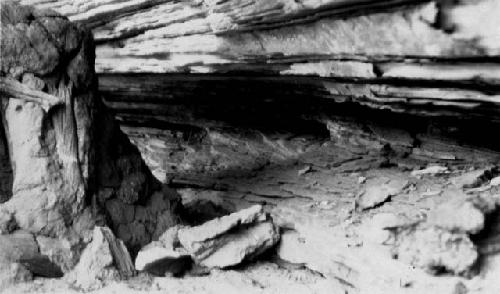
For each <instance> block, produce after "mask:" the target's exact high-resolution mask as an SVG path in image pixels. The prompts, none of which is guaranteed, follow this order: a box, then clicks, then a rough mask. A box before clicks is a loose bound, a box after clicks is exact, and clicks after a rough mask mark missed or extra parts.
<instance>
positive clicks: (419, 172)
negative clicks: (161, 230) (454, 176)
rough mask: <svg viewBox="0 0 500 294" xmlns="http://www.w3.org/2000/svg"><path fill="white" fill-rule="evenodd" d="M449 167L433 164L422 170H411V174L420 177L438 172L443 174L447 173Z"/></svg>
mask: <svg viewBox="0 0 500 294" xmlns="http://www.w3.org/2000/svg"><path fill="white" fill-rule="evenodd" d="M447 172H448V168H447V167H446V166H440V165H432V166H429V167H426V168H424V169H420V170H414V171H412V172H411V175H412V176H414V177H419V176H423V175H436V174H443V173H447Z"/></svg>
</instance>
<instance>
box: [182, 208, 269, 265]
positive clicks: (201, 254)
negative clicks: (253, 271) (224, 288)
mask: <svg viewBox="0 0 500 294" xmlns="http://www.w3.org/2000/svg"><path fill="white" fill-rule="evenodd" d="M178 237H179V241H180V243H181V244H182V246H183V247H184V248H185V249H186V250H187V251H188V252H189V253H190V254H191V256H192V257H193V259H194V260H195V262H196V263H198V264H200V265H202V266H205V267H215V268H226V267H230V266H235V265H237V264H239V263H241V262H242V261H243V260H245V259H248V258H251V257H254V256H256V255H258V254H260V253H262V252H264V251H265V250H267V249H269V248H271V247H272V246H274V245H275V244H276V243H277V242H278V240H279V233H278V230H277V229H276V227H275V226H274V224H273V223H272V221H270V220H268V216H267V215H266V214H265V213H264V211H263V208H262V206H260V205H255V206H252V207H250V208H247V209H244V210H241V211H239V212H236V213H233V214H230V215H228V216H224V217H221V218H218V219H214V220H212V221H209V222H206V223H204V224H202V225H200V226H197V227H192V228H183V229H180V230H179V233H178Z"/></svg>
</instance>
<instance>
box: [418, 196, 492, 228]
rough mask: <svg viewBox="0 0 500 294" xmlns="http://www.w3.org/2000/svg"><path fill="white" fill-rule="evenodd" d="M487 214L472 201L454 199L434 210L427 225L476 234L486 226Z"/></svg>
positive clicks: (430, 213) (428, 216) (428, 218)
mask: <svg viewBox="0 0 500 294" xmlns="http://www.w3.org/2000/svg"><path fill="white" fill-rule="evenodd" d="M485 218H486V216H485V213H484V212H483V211H481V209H480V208H478V207H476V206H475V205H474V203H473V202H472V201H467V200H464V199H460V198H458V199H453V200H451V201H448V202H446V203H443V204H441V205H440V206H438V207H436V208H435V209H433V210H432V211H431V212H429V213H428V215H427V223H428V224H431V225H434V226H436V227H440V228H442V229H445V230H449V231H455V232H463V233H469V234H475V233H478V232H479V231H481V230H482V229H483V228H484V225H485V223H484V222H485Z"/></svg>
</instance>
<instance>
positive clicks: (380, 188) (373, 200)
mask: <svg viewBox="0 0 500 294" xmlns="http://www.w3.org/2000/svg"><path fill="white" fill-rule="evenodd" d="M381 180H382V182H380V181H381ZM407 185H408V181H407V180H403V179H389V180H386V181H385V182H384V179H377V181H376V182H373V181H371V182H368V183H367V184H366V188H365V190H364V192H362V194H361V195H360V196H359V197H358V199H356V207H357V208H358V209H361V210H365V209H369V208H372V207H374V206H377V205H379V204H381V203H383V202H384V201H386V200H388V199H389V197H391V196H394V195H397V194H398V193H401V191H402V190H403V189H404V188H405V187H406V186H407Z"/></svg>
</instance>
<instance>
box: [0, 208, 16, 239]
mask: <svg viewBox="0 0 500 294" xmlns="http://www.w3.org/2000/svg"><path fill="white" fill-rule="evenodd" d="M15 228H16V220H15V218H14V215H13V214H12V213H10V212H9V211H7V210H6V209H3V208H1V207H0V235H2V234H8V233H10V232H12V231H13V230H14V229H15Z"/></svg>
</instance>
